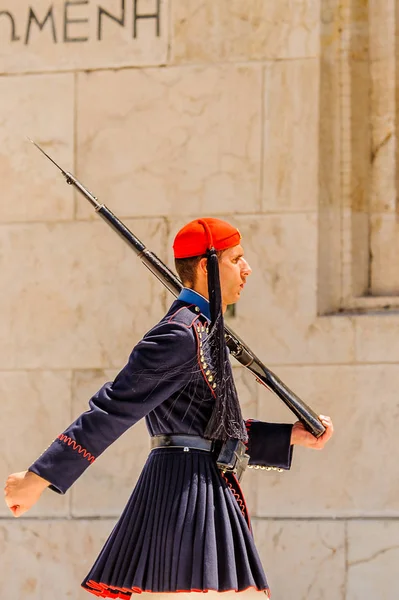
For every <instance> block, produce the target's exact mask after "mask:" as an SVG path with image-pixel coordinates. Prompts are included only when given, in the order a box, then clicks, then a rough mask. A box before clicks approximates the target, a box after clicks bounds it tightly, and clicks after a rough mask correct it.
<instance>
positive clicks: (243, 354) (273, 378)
mask: <svg viewBox="0 0 399 600" xmlns="http://www.w3.org/2000/svg"><path fill="white" fill-rule="evenodd" d="M28 139H29V138H28ZM29 141H30V142H32V144H34V145H35V146H36V148H38V149H39V150H40V152H42V153H43V154H44V155H45V156H46V157H47V158H48V159H49V160H50V161H51V162H52V163H53V164H54V165H55V166H56V167H57V168H58V169H59V170H60V171H61V173H62V174H63V175H64V177H65V179H66V182H67V184H69V185H73V186H74V187H75V188H76V189H77V190H79V192H80V193H81V194H82V195H83V196H84V197H85V198H86V199H87V200H88V201H89V202H90V204H91V205H92V206H93V207H94V209H95V211H96V212H97V213H98V214H99V215H100V216H101V217H102V218H103V219H104V220H105V221H106V222H107V223H108V225H109V226H110V227H112V229H113V230H114V231H116V233H117V234H118V235H119V236H120V237H121V238H122V239H123V240H124V241H125V242H126V243H127V244H128V245H129V246H130V248H132V249H133V250H134V252H135V253H136V254H137V255H138V257H139V258H140V260H141V261H142V263H143V264H144V265H145V266H146V267H147V269H149V270H150V271H151V273H153V275H155V277H157V278H158V279H159V281H160V282H161V283H162V284H163V285H164V286H165V287H166V288H167V289H168V290H169V291H170V292H171V293H172V294H173V295H174V296H178V295H179V293H180V292H181V290H182V288H183V284H182V282H181V281H180V279H179V278H178V277H177V276H176V275H175V274H174V273H173V271H171V270H170V269H169V268H168V267H167V266H166V265H165V264H164V263H163V262H162V261H161V260H160V259H159V258H158V257H157V256H156V255H155V254H154V253H153V252H151V251H150V250H148V249H147V248H146V246H145V245H144V244H143V242H141V241H140V240H139V239H138V238H137V237H136V236H135V235H134V233H132V232H131V231H130V229H128V228H127V227H126V225H124V224H123V223H122V221H120V220H119V219H118V217H116V216H115V215H114V214H113V213H112V212H111V211H110V210H109V208H107V206H105V204H100V202H98V200H97V198H96V197H95V196H93V194H92V193H91V192H89V190H87V189H86V188H85V187H84V186H83V185H82V184H81V183H80V181H78V179H76V177H75V176H74V175H72V173H69V172H67V171H64V169H62V168H61V167H60V166H59V165H58V164H57V163H56V162H55V161H54V160H53V159H52V158H51V157H50V156H49V155H48V154H47V153H46V152H45V151H44V150H43V149H42V148H40V146H39V145H38V144H36V142H34V141H33V140H31V139H29ZM225 340H226V344H227V346H228V348H229V350H230V353H231V355H232V356H234V358H235V359H237V360H238V362H239V363H240V364H241V365H243V366H244V367H246V368H247V369H248V370H249V371H251V373H252V374H253V375H255V378H256V380H257V382H258V383H260V384H262V385H264V386H265V387H266V388H268V389H269V390H271V391H272V392H274V393H275V394H276V395H277V396H278V397H279V398H280V399H281V400H282V401H283V402H284V403H285V404H286V405H287V406H288V408H289V409H290V410H291V411H292V412H293V413H294V415H295V416H296V417H297V418H298V419H299V420H300V421H301V422H302V423H303V424H304V426H305V427H306V429H307V430H308V431H310V433H312V434H313V435H314V436H315V437H316V438H318V437H320V436H321V435H322V434H323V433H324V432H325V427H324V425H323V423H322V422H321V421H320V419H319V417H318V415H317V414H316V413H315V412H314V411H313V410H312V409H311V408H310V407H309V406H308V405H307V404H306V403H305V402H303V400H301V399H300V398H299V397H298V396H297V395H296V394H295V393H294V392H293V391H292V390H290V389H289V388H288V387H287V386H286V385H285V384H284V383H283V382H282V381H281V379H279V378H278V377H277V375H275V374H274V373H273V372H272V371H270V369H268V368H267V367H266V366H265V365H264V364H263V363H262V362H261V361H260V359H259V358H258V357H257V356H256V355H255V354H254V353H253V352H252V350H251V349H250V348H249V347H248V346H247V345H246V344H245V343H244V342H243V340H242V339H240V338H239V337H238V335H237V334H236V333H234V331H233V330H232V329H231V328H230V327H229V326H227V325H225Z"/></svg>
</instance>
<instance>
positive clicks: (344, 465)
mask: <svg viewBox="0 0 399 600" xmlns="http://www.w3.org/2000/svg"><path fill="white" fill-rule="evenodd" d="M275 371H276V373H277V375H278V376H279V377H280V378H281V379H282V380H283V381H284V382H285V383H286V384H287V385H288V386H289V387H290V388H291V389H292V390H294V391H295V392H296V393H297V394H298V395H299V397H300V398H302V399H303V400H304V401H305V402H307V403H308V404H309V405H310V406H311V407H312V408H313V409H314V410H315V411H316V412H318V413H321V414H327V415H330V416H331V417H332V419H333V422H334V425H335V429H336V432H335V435H334V437H333V439H332V440H331V442H329V444H328V446H327V447H326V448H325V449H324V450H323V452H321V453H320V452H314V451H313V452H312V451H310V450H307V449H303V448H295V449H294V458H293V464H292V469H291V471H290V472H284V473H274V472H264V471H260V472H259V475H260V478H259V480H258V485H259V489H258V507H257V510H256V514H257V515H258V516H280V517H281V516H290V517H295V516H299V517H312V516H313V517H314V516H324V517H326V516H329V517H332V518H334V517H336V516H340V517H360V516H363V515H364V516H365V515H367V516H369V517H385V516H395V517H397V516H399V510H398V502H397V495H398V485H397V480H396V478H395V477H392V476H391V474H392V473H394V472H396V462H397V452H396V450H395V441H394V440H395V439H396V431H397V429H398V426H399V407H398V400H397V389H398V385H399V367H398V366H397V365H372V366H371V365H370V366H366V365H364V366H360V365H359V366H325V367H321V366H320V367H281V368H276V369H275ZM258 415H259V418H260V419H262V420H269V421H287V420H289V421H291V422H292V421H294V420H295V418H294V417H289V416H288V412H287V409H286V408H285V406H284V405H282V403H281V406H280V405H279V401H278V400H277V399H275V398H273V397H272V396H271V395H269V396H268V394H267V392H265V394H264V395H262V396H260V404H259V412H258ZM287 416H288V418H287Z"/></svg>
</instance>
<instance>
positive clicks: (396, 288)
mask: <svg viewBox="0 0 399 600" xmlns="http://www.w3.org/2000/svg"><path fill="white" fill-rule="evenodd" d="M370 244H371V248H372V257H371V287H372V291H373V295H376V296H391V295H393V296H398V295H399V268H398V251H399V223H398V216H397V214H396V213H391V214H386V213H385V214H383V213H380V214H374V215H371V216H370Z"/></svg>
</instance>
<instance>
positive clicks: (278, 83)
mask: <svg viewBox="0 0 399 600" xmlns="http://www.w3.org/2000/svg"><path fill="white" fill-rule="evenodd" d="M264 76H265V91H264V115H263V120H264V125H263V126H264V133H263V137H264V150H263V170H262V187H263V190H262V211H263V212H268V211H271V212H280V211H286V210H292V211H299V210H316V208H317V203H318V183H319V182H318V169H319V160H318V158H319V157H318V152H317V140H318V125H319V85H320V82H319V61H318V60H317V59H304V60H293V61H273V62H270V63H268V64H267V65H266V67H265V74H264ZM309 147H312V148H313V151H312V152H311V153H309Z"/></svg>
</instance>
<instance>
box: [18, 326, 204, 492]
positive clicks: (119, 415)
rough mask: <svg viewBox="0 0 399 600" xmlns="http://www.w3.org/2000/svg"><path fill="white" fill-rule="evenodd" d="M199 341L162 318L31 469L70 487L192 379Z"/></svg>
mask: <svg viewBox="0 0 399 600" xmlns="http://www.w3.org/2000/svg"><path fill="white" fill-rule="evenodd" d="M195 357H196V344H195V340H194V336H193V334H192V331H191V330H190V329H189V328H187V327H185V326H184V325H182V324H179V323H170V322H167V323H166V322H161V323H160V324H158V325H157V326H156V327H155V328H154V329H152V330H151V331H150V332H149V333H148V334H146V335H145V337H144V338H143V339H142V340H141V341H140V342H139V343H138V344H137V346H136V347H135V348H134V349H133V351H132V353H131V355H130V357H129V361H128V363H127V365H126V366H125V367H124V368H123V369H122V371H121V372H120V373H119V374H118V375H117V377H116V379H115V381H113V382H109V383H106V384H105V385H104V386H103V387H102V388H101V389H100V390H99V391H98V392H97V393H96V394H95V395H94V396H93V397H92V398H91V400H90V401H89V410H88V411H86V412H84V413H83V414H81V415H80V416H79V417H78V418H77V419H76V421H74V423H72V424H71V425H70V426H69V427H68V428H67V429H66V430H65V431H64V432H63V433H62V434H61V435H59V436H58V437H57V438H56V439H55V440H54V442H53V443H52V444H51V445H50V446H49V448H48V449H47V450H45V452H44V453H43V454H42V455H41V456H40V457H39V458H38V459H37V460H36V461H35V462H34V463H33V464H32V465H31V466H30V468H29V470H30V471H32V472H33V473H36V474H37V475H39V476H40V477H43V478H44V479H46V480H47V481H49V482H50V483H51V486H50V488H51V489H53V490H55V491H57V492H59V493H65V492H66V491H67V489H68V488H69V487H70V486H71V485H72V484H73V483H74V481H76V479H77V478H78V477H79V476H80V475H81V474H82V473H83V472H84V471H85V469H87V467H88V466H89V465H90V464H91V463H92V462H93V461H94V460H95V459H96V458H97V457H98V456H99V455H100V454H101V453H102V452H103V451H104V450H105V449H106V448H107V447H108V446H109V445H110V444H112V442H114V441H115V440H116V439H117V438H119V437H120V436H121V435H122V433H124V432H125V431H126V430H127V429H128V428H129V427H131V426H132V425H134V424H135V423H137V421H139V420H140V419H141V418H143V417H144V416H145V415H147V414H148V413H149V412H151V411H152V410H153V409H154V408H156V407H157V406H159V405H160V404H161V403H162V402H163V401H164V400H166V399H168V398H169V397H170V396H171V395H172V394H173V393H175V392H176V391H178V390H179V389H180V388H183V387H184V385H185V384H186V383H188V380H189V377H190V376H191V373H192V364H191V363H192V361H193V360H195Z"/></svg>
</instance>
